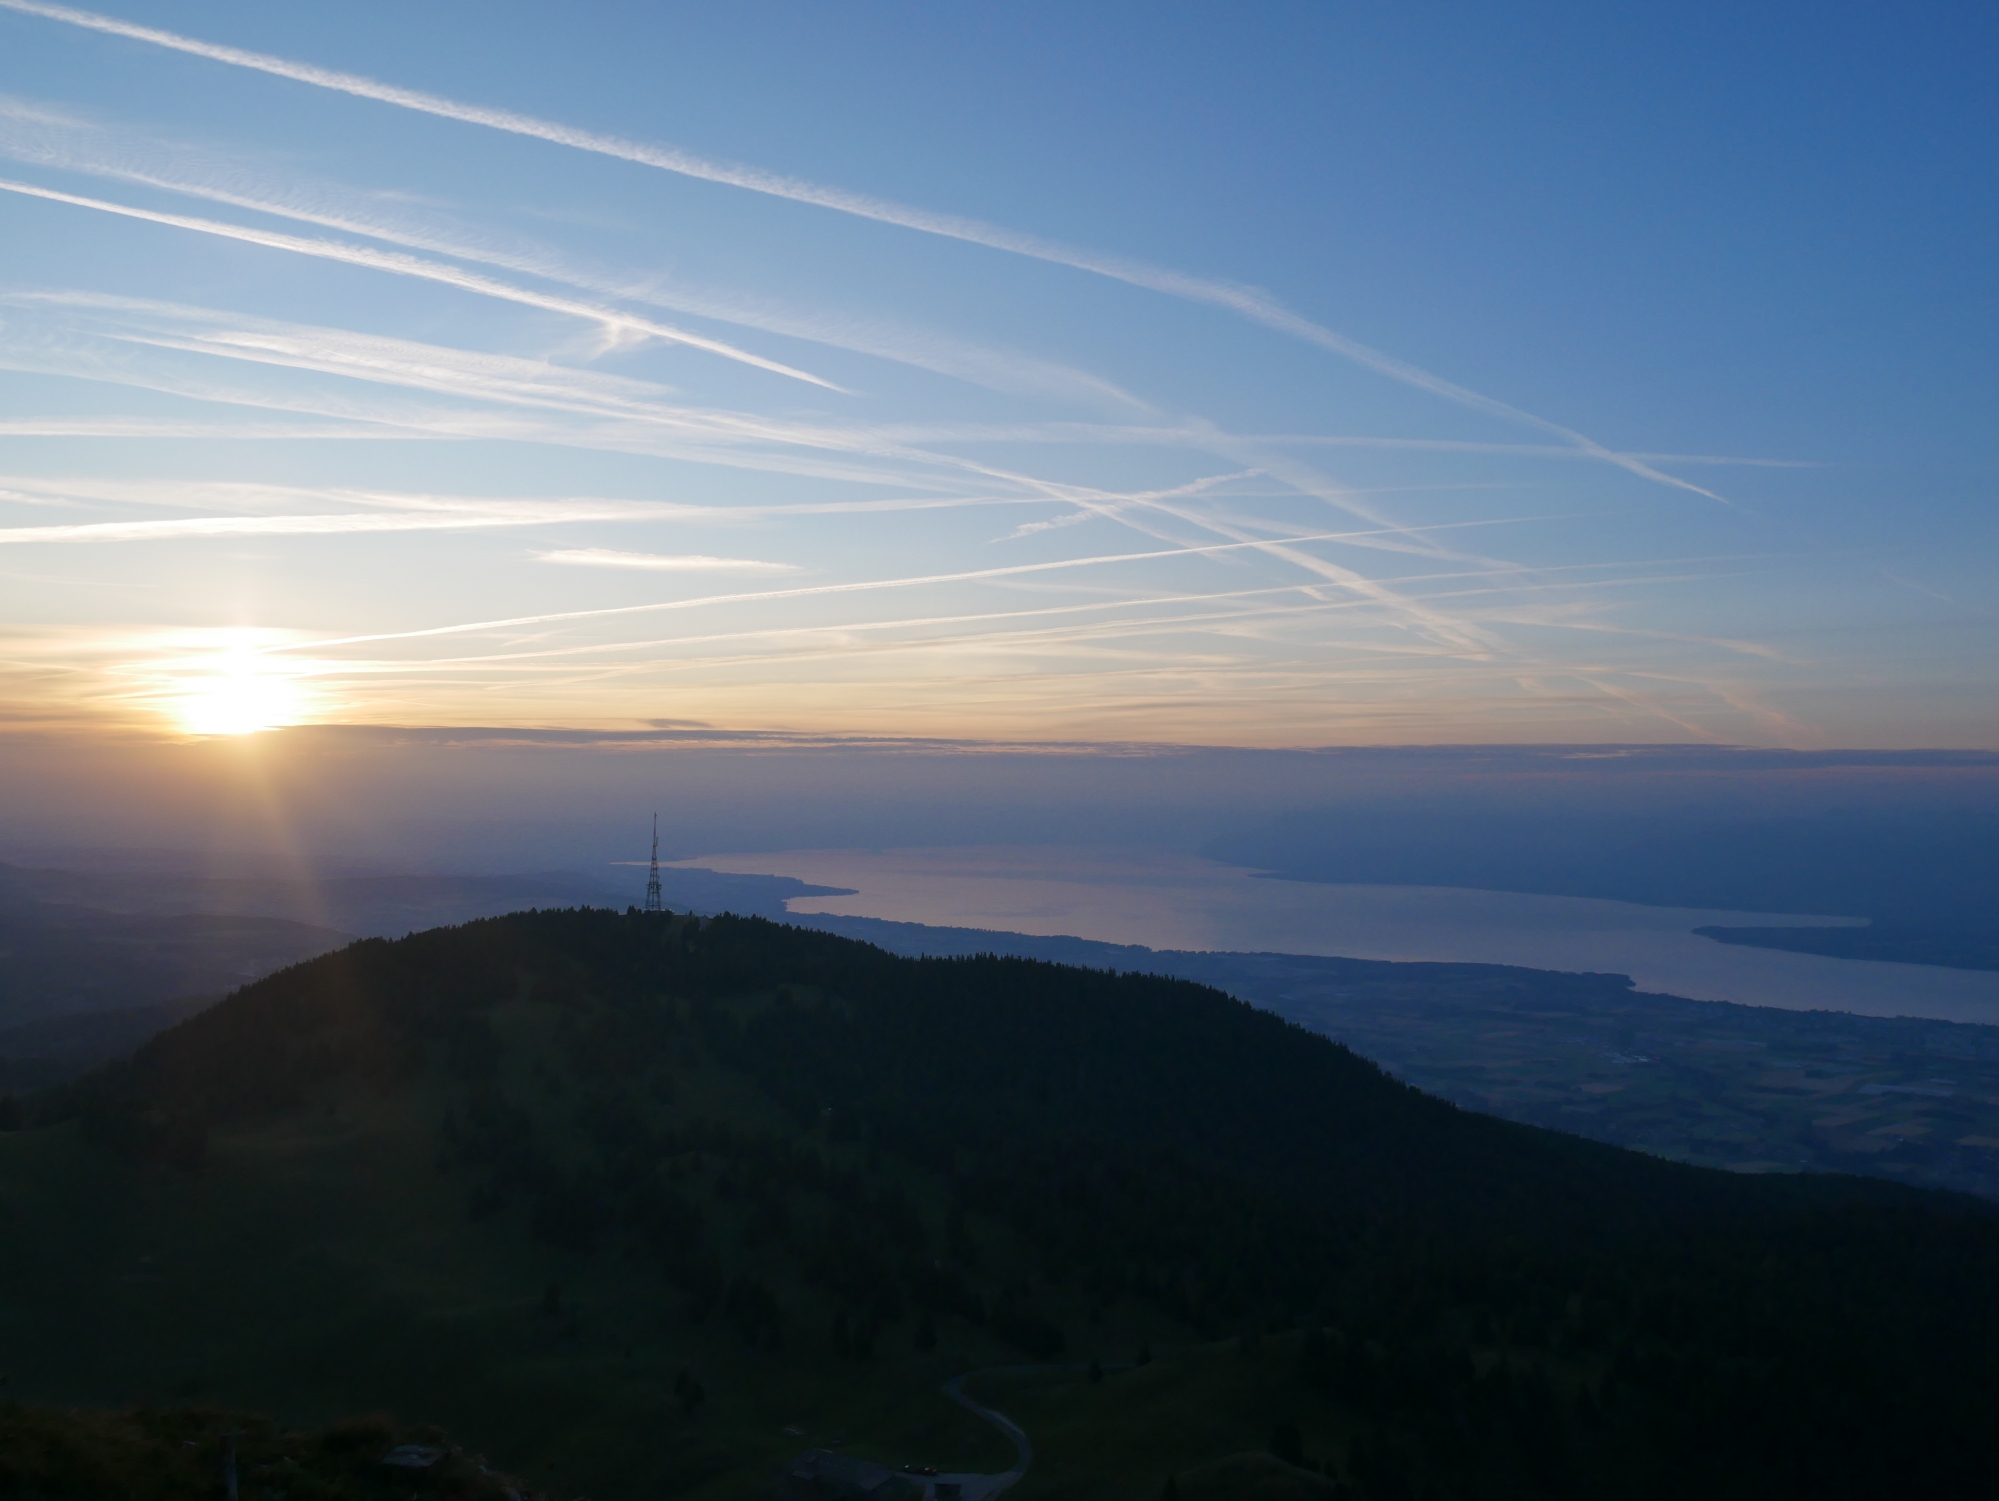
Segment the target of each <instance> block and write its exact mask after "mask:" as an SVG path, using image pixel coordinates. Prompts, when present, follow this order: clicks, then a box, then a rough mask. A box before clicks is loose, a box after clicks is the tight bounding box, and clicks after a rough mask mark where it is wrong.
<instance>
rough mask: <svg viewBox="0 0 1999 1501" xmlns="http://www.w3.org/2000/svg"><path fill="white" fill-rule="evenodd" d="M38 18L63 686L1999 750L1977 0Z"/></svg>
mask: <svg viewBox="0 0 1999 1501" xmlns="http://www.w3.org/2000/svg"><path fill="white" fill-rule="evenodd" d="M53 9H55V8H53V7H48V6H43V5H39V4H35V5H28V6H26V7H25V8H23V7H21V6H9V7H5V8H0V178H4V179H5V180H6V182H7V183H9V184H10V185H11V188H10V190H9V191H6V192H4V193H0V246H4V250H5V253H4V255H0V492H4V493H0V528H5V529H6V530H0V582H4V587H5V590H6V598H7V599H8V601H9V606H10V607H9V609H8V610H7V612H6V617H5V620H4V629H5V631H6V635H7V640H8V643H9V645H8V649H7V650H6V652H5V653H4V659H5V665H4V667H0V674H4V676H0V704H4V707H5V709H6V711H7V714H8V717H9V718H10V719H11V720H12V721H13V722H14V723H15V724H16V725H18V726H23V727H26V728H29V729H34V730H40V731H54V732H72V731H81V732H84V733H97V732H110V731H114V730H115V731H118V732H121V733H132V732H137V733H141V734H160V735H166V736H174V735H184V734H188V733H196V734H206V733H227V732H231V731H240V730H248V729H257V728H262V727H266V726H274V725H282V724H287V723H296V722H321V723H356V724H426V725H503V726H504V725H536V726H549V725H574V726H579V727H596V728H620V727H627V726H634V725H643V724H646V723H648V722H651V721H658V720H672V721H695V722H701V723H705V724H712V725H721V726H729V727H739V728H743V729H746V730H757V731H774V730H790V731H804V732H813V733H827V732H848V733H860V734H884V735H910V734H915V735H944V736H953V737H963V738H987V739H999V740H1030V741H1031V740H1057V739H1059V740H1064V741H1084V742H1088V741H1127V740H1172V741H1188V742H1201V743H1209V744H1247V745H1269V746H1280V745H1326V744H1384V743H1385V744H1395V743H1423V742H1473V743H1487V742H1499V741H1517V742H1545V741H1576V742H1589V741H1604V742H1617V743H1631V742H1641V741H1642V742H1665V741H1701V740H1710V741H1721V742H1727V743H1740V744H1763V745H1794V746H1807V747H1809V746H1818V745H1891V746H1918V745H1942V746H1989V745H1991V744H1993V742H1994V740H1995V738H1999V737H1995V707H1996V706H1995V697H1994V693H1993V685H1992V671H1991V668H1990V662H1991V661H1992V660H1993V657H1994V651H1995V647H1999V640H1995V634H1999V633H1995V630H1994V615H1993V608H1994V606H1993V596H1992V590H1991V586H1990V584H1989V578H1990V572H1991V565H1992V563H1993V561H1994V552H1995V544H1996V543H1999V536H1995V525H1994V521H1993V506H1992V504H1991V500H1992V492H1993V478H1994V473H1995V463H1994V453H1993V439H1992V435H1991V430H1992V423H1991V421H1990V416H1989V413H1990V408H1991V393H1992V391H1993V389H1994V380H1993V375H1994V371H1993V362H1994V354H1993V350H1994V348H1995V340H1994V334H1995V332H1999V330H1995V328H1994V323H1995V316H1994V314H1995V309H1994V295H1993V277H1992V274H1991V271H1990V267H1991V265H1992V264H1994V263H1995V260H1999V245H1995V243H1994V241H1995V234H1994V226H1995V214H1994V204H1993V191H1994V190H1993V186H1992V182H1991V173H1990V170H1989V164H1990V162H1991V161H1992V160H1993V159H1994V156H1995V150H1994V148H1995V145H1999V143H1995V141H1994V139H1993V136H1994V134H1995V131H1994V120H1995V118H1999V112H1995V109H1994V104H1995V100H1994V97H1993V95H1994V85H1993V82H1992V69H1991V66H1990V64H1991V61H1992V58H1993V53H1994V48H1993V42H1994V36H1995V31H1999V23H1994V22H1993V21H1992V20H1991V19H1990V17H1989V15H1986V14H1982V13H1980V12H1979V11H1978V10H1976V9H1975V8H1972V7H1954V8H1937V9H1935V10H1933V11H1931V12H1929V13H1927V14H1926V15H1916V16H1911V15H1907V14H1890V13H1889V12H1887V11H1885V10H1882V9H1867V10H1863V9H1859V8H1851V9H1844V10H1842V9H1838V8H1813V9H1811V10H1809V11H1808V10H1805V9H1803V8H1792V9H1783V8H1774V7H1773V8H1765V9H1762V10H1757V11H1753V12H1751V13H1748V14H1740V13H1733V12H1725V11H1724V10H1723V9H1722V8H1718V7H1717V8H1714V9H1713V12H1712V13H1711V14H1707V15H1701V14H1694V15H1689V14H1688V13H1687V12H1686V11H1685V10H1684V9H1683V8H1681V9H1673V8H1667V7H1663V6H1660V7H1650V8H1644V7H1627V8H1621V9H1619V10H1618V11H1617V12H1616V13H1615V14H1611V13H1608V12H1604V11H1602V10H1600V9H1599V8H1583V7H1575V8H1570V9H1555V8H1541V9H1538V10H1529V9H1524V8H1523V9H1513V10H1509V11H1506V12H1504V13H1496V12H1489V11H1488V10H1486V9H1484V8H1473V7H1458V8H1444V7H1430V8H1422V7H1397V8H1395V9H1394V10H1393V11H1392V12H1391V11H1390V10H1388V9H1387V8H1382V9H1380V10H1377V11H1373V12H1364V11H1361V10H1358V9H1342V8H1338V7H1327V6H1312V7H1303V6H1300V7H1283V6H1271V7H1263V8H1260V9H1257V10H1255V11H1254V12H1252V13H1250V14H1248V15H1245V14H1244V13H1242V11H1241V10H1240V8H1225V7H1207V8H1197V7H1188V6H1179V7H1159V6H1147V7H1136V6H1134V7H1117V6H1093V7H1087V8H1083V7H1073V6H1072V7H1056V6H1009V7H1005V8H1000V7H989V8H971V7H957V8H936V7H916V6H910V7H891V6H865V7H859V6H855V7H838V8H835V7H809V8H808V7H795V8H793V7H778V6H731V7H706V8H698V9H697V8H692V7H688V8H679V7H660V6H643V7H641V6H619V5H609V4H600V5H594V6H592V7H589V8H588V9H587V11H579V9H578V8H576V7H555V6H545V5H544V6H529V5H482V6H476V7H475V6H470V5H462V4H457V3H436V4H430V5H426V6H424V7H422V8H420V9H417V10H412V9H411V8H409V7H391V6H387V5H377V4H366V3H363V4H348V5H344V6H340V7H318V8H311V9H308V8H305V7H297V6H292V7H271V6H252V5H238V4H201V5H193V4H181V5H172V6H168V5H136V4H134V5H127V6H124V7H122V8H121V9H119V10H118V11H117V12H116V13H115V14H113V13H95V12H93V13H89V15H85V16H79V15H78V14H75V13H69V14H68V15H67V18H65V17H64V16H63V15H51V14H48V13H47V12H49V11H51V10H53ZM35 12H41V13H35ZM93 16H94V17H97V18H98V21H99V22H101V23H102V24H91V21H90V18H91V17H93ZM107 17H108V20H107V19H106V18H107ZM133 27H137V28H157V29H162V30H165V31H167V32H171V33H174V34H175V35H176V36H177V37H180V38H183V39H187V41H186V45H185V46H176V45H163V44H162V40H161V39H159V38H153V39H147V38H144V37H136V36H133V35H128V34H119V31H120V29H121V28H124V29H126V30H129V29H130V28H133ZM190 48H192V49H193V50H189V49H190ZM216 49H240V50H241V51H243V52H248V53H253V54H260V55H263V56H264V57H266V58H270V59H277V60H279V61H278V62H276V63H266V64H257V65H253V66H245V65H244V59H242V58H240V57H239V58H235V59H234V60H231V59H230V58H229V57H225V56H220V55H217V54H216ZM204 54H206V55H204ZM251 61H252V62H254V61H255V60H254V59H252V60H251ZM272 68H276V69H277V72H278V74H290V75H292V76H276V75H274V73H273V72H272V71H270V70H271V69H272ZM314 69H317V70H330V71H332V72H337V73H344V74H351V75H356V76H357V77H358V78H359V79H360V80H362V81H361V82H359V83H353V82H343V81H341V80H338V79H335V80H331V82H332V83H333V84H334V85H336V86H333V87H328V86H326V85H327V83H328V82H329V80H327V79H325V78H319V81H318V82H315V81H313V77H317V76H318V75H311V76H306V77H301V76H299V75H300V74H301V73H302V72H304V73H307V74H310V70H314ZM356 90H358V91H359V94H358V95H357V93H356V92H355V91H356ZM385 90H387V91H393V90H409V91H418V92H420V93H422V94H424V95H426V96H429V102H426V101H421V100H420V101H415V102H416V103H418V104H419V105H421V106H422V107H420V108H410V107H408V104H409V103H410V101H407V100H405V101H404V102H403V103H400V104H399V103H397V102H394V100H393V99H385V98H383V97H381V96H382V94H383V93H384V91H385ZM368 95H373V96H375V97H362V96H368ZM427 111H428V112H427ZM437 111H442V112H443V114H442V116H441V115H440V114H439V113H437ZM482 111H483V112H487V113H485V114H483V115H482V114H481V112H482ZM491 112H512V114H513V115H514V116H519V117H525V119H511V120H500V121H497V122H494V121H493V119H492V115H491ZM450 116H456V118H452V117H450ZM481 119H484V120H486V122H487V123H480V120H481ZM495 123H497V124H499V125H502V126H508V125H511V126H512V127H513V128H495ZM523 132H525V133H523ZM551 135H553V136H556V137H558V138H559V139H555V140H551V139H547V138H546V137H548V136H551ZM606 138H608V139H606ZM675 153H679V154H680V155H678V156H676V155H675ZM634 156H636V157H639V158H642V160H637V161H635V160H631V159H629V158H631V157H634ZM648 161H650V162H653V163H658V162H660V161H665V162H667V163H668V164H669V165H672V164H675V163H678V164H679V165H682V166H691V167H692V168H693V170H694V172H695V174H696V175H692V176H690V175H688V174H687V173H686V172H683V171H673V170H662V169H661V167H660V166H659V165H656V164H653V165H649V164H648ZM717 178H719V179H721V180H716V179H717ZM774 179H782V181H776V182H773V180H774ZM745 184H748V185H745ZM758 184H763V185H766V186H771V185H775V186H776V187H777V188H778V189H779V191H778V192H776V193H772V192H763V191H756V190H754V188H755V187H756V185H758ZM51 194H54V195H64V196H60V197H51V196H49V195H51ZM801 199H803V200H806V201H800V200H801ZM77 200H87V201H82V202H79V201H77ZM856 210H858V212H856ZM962 221H969V222H962ZM939 229H942V230H945V231H948V232H947V233H938V232H935V231H937V230H939ZM1023 252H1025V253H1023ZM1718 461H1725V462H1718ZM10 533H11V534H10Z"/></svg>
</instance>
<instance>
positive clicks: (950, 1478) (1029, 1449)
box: [928, 1363, 1127, 1501]
mask: <svg viewBox="0 0 1999 1501" xmlns="http://www.w3.org/2000/svg"><path fill="white" fill-rule="evenodd" d="M1088 1369H1089V1367H1088V1366H1086V1365H989V1366H982V1367H980V1368H979V1369H978V1370H976V1371H967V1372H965V1374H964V1375H962V1376H953V1377H952V1378H951V1379H950V1380H949V1381H947V1382H945V1383H944V1395H945V1396H947V1397H949V1398H950V1399H951V1400H952V1401H953V1402H956V1403H957V1404H958V1405H959V1406H960V1407H962V1408H964V1409H965V1410H966V1411H967V1412H969V1413H972V1414H973V1415H974V1416H976V1417H980V1418H984V1419H985V1420H986V1421H987V1422H988V1423H991V1424H992V1425H993V1427H995V1428H997V1429H999V1431H1000V1432H1001V1433H1002V1434H1004V1435H1005V1436H1006V1441H1007V1442H1008V1443H1010V1444H1012V1445H1013V1452H1014V1462H1013V1468H1012V1469H1010V1470H1005V1471H1002V1472H1001V1473H999V1474H997V1475H979V1474H959V1475H939V1476H938V1477H937V1481H942V1482H946V1483H951V1482H955V1483H956V1484H957V1486H958V1487H959V1491H958V1494H959V1495H960V1496H961V1497H963V1501H988V1498H990V1497H993V1496H997V1495H999V1494H1001V1493H1002V1492H1004V1491H1008V1490H1011V1489H1012V1488H1013V1487H1014V1486H1015V1485H1017V1484H1019V1482H1020V1478H1021V1477H1022V1476H1023V1475H1025V1474H1026V1473H1027V1467H1028V1466H1029V1465H1031V1464H1032V1463H1034V1444H1033V1441H1032V1440H1030V1439H1029V1438H1028V1436H1027V1430H1026V1429H1025V1428H1022V1427H1021V1426H1020V1424H1018V1423H1016V1422H1015V1421H1014V1420H1013V1419H1012V1418H1010V1417H1008V1416H1007V1415H1006V1414H1005V1413H1003V1412H995V1411H994V1410H993V1409H992V1408H990V1407H982V1406H980V1405H979V1404H978V1403H977V1402H974V1401H973V1400H972V1399H971V1398H970V1397H968V1396H966V1395H965V1383H966V1382H967V1381H970V1380H971V1379H972V1378H973V1377H975V1376H1008V1375H1022V1376H1025V1375H1031V1374H1032V1373H1034V1372H1036V1371H1087V1370H1088ZM1104 1369H1105V1370H1106V1371H1114V1370H1125V1369H1127V1366H1126V1365H1125V1364H1122V1363H1121V1364H1119V1365H1115V1366H1109V1365H1107V1366H1105V1367H1104ZM937 1481H933V1482H932V1483H931V1487H930V1490H929V1492H928V1495H929V1496H930V1497H932V1498H934V1497H935V1496H936V1494H937V1490H936V1486H937Z"/></svg>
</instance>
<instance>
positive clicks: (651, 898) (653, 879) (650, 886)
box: [646, 813, 660, 912]
mask: <svg viewBox="0 0 1999 1501" xmlns="http://www.w3.org/2000/svg"><path fill="white" fill-rule="evenodd" d="M659 910H660V900H659V815H658V814H657V813H655V814H653V816H652V874H651V875H650V876H648V877H647V878H646V911H648V912H657V911H659Z"/></svg>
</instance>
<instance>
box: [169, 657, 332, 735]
mask: <svg viewBox="0 0 1999 1501" xmlns="http://www.w3.org/2000/svg"><path fill="white" fill-rule="evenodd" d="M305 700H306V695H305V692H304V690H303V688H302V686H301V685H300V683H299V681H298V679H297V678H296V677H295V676H294V675H293V674H292V673H290V672H289V671H287V670H286V668H285V667H284V666H281V665H280V664H279V663H277V662H274V661H273V660H272V659H271V658H270V657H269V656H267V655H265V654H264V653H262V652H259V651H256V650H254V649H252V648H251V647H250V646H248V645H246V644H242V643H240V642H239V643H237V644H234V645H232V646H231V647H229V648H228V649H227V650H225V651H222V652H220V653H217V654H216V655H214V656H213V657H210V658H209V659H207V660H206V661H202V662H192V663H189V664H188V670H187V672H186V674H185V676H182V677H181V678H180V682H179V684H178V686H177V689H176V692H175V693H174V696H173V698H172V709H173V713H174V716H175V718H177V719H178V720H179V721H180V723H181V726H182V728H184V729H186V730H187V731H188V732H189V733H190V734H195V735H254V734H256V733H257V732H258V731H259V730H275V729H280V728H282V727H283V726H285V725H290V724H296V723H298V721H299V719H300V718H301V717H303V715H304V713H305V711H306V701H305Z"/></svg>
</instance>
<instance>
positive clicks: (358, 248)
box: [0, 0, 841, 391]
mask: <svg viewBox="0 0 1999 1501" xmlns="http://www.w3.org/2000/svg"><path fill="white" fill-rule="evenodd" d="M5 3H6V0H0V5H4V4H5ZM0 192H6V193H19V194H22V195H23V196H25V197H29V198H45V199H47V200H49V201H50V202H51V203H67V204H70V205H73V206H74V207H76V208H88V209H95V210H97V211H98V212H99V213H104V214H117V215H120V216H121V217H123V218H127V219H143V220H145V221H146V222H148V223H150V224H165V225H169V226H171V227H172V228H175V229H191V230H194V231H196V232H198V233H200V234H209V235H220V236H222V237H223V238H224V239H230V240H242V241H244V242H246V243H248V244H251V245H262V246H265V247H266V248H268V249H271V250H289V251H292V252H294V253H295V254H298V255H310V256H316V257H318V258H319V259H321V260H328V261H342V262H345V263H346V264H348V265H350V266H367V267H370V268H372V269H374V270H376V271H388V272H391V273H393V274H395V275H397V276H415V277H420V278H421V279H423V280H425V281H435V282H442V283H444V284H445V285H446V286H452V287H457V288H459V289H460V290H461V291H466V292H477V293H480V294H482V295H484V296H487V297H497V298H499V299H501V300H502V301H505V302H518V303H522V304H524V305H526V306H528V307H537V308H542V309H545V310H547V311H549V312H555V313H567V314H569V315H570V316H571V317H576V318H584V319H587V320H589V321H590V322H592V323H598V324H602V325H604V326H606V327H613V328H631V329H637V330H639V331H641V332H643V333H647V334H650V335H652V336H653V337H654V338H657V339H665V340H667V341H668V342H669V343H673V344H685V345H687V346H689V347H690V348H694V349H703V350H706V351H707V352H708V353H710V354H719V355H721V356H722V357H723V358H724V359H730V360H736V361H739V362H741V363H742V364H745V365H754V366H756V367H757V368H758V369H760V370H768V371H771V372H772V373H773V374H777V375H788V376H790V377H791V378H792V379H793V380H802V381H805V382H807V383H808V384H810V385H814V386H820V387H823V388H825V389H826V390H829V391H838V390H840V389H841V388H840V387H838V386H836V385H834V384H833V383H832V382H831V381H828V380H821V379H820V378H819V377H818V376H816V375H808V374H807V373H806V372H805V371H803V370H794V369H793V368H792V367H791V366H789V365H780V364H779V363H778V362H777V361H775V360H767V359H764V358H763V357H762V356H761V355H754V354H751V353H749V351H747V350H743V349H737V348H736V347H735V346H734V345H730V344H724V343H722V342H721V341H720V340H717V339H704V338H702V337H701V336H700V335H699V334H690V333H688V332H686V331H685V330H683V329H678V328H674V327H672V326H671V325H669V324H665V323H655V322H654V321H653V320H652V319H650V318H638V317H634V316H633V315H632V314H630V313H622V312H618V311H615V310H614V309H611V308H602V307H594V306H592V305H591V304H589V303H587V302H574V301H571V300H570V299H569V298H566V297H548V296H544V295H543V294H542V293H540V292H530V291H528V290H527V289H526V288H524V287H516V286H511V285H509V284H508V283H506V282H503V281H495V280H494V279H493V278H492V277H490V276H481V275H479V274H478V273H477V272H475V271H465V270H461V269H460V268H459V267H457V266H446V265H441V264H439V263H438V262H436V261H426V260H419V259H418V258H417V257H416V256H413V255H404V254H403V253H401V252H400V251H395V250H376V249H373V248H371V247H370V246H366V245H349V244H346V243H344V242H342V241H340V240H308V239H304V238H302V237H300V236H298V235H287V234H279V233H278V232H277V231H275V230H269V229H249V228H246V227H245V226H243V225H240V224H228V223H224V222H223V221H222V220H219V219H197V218H194V217H192V216H190V215H187V214H162V213H158V212H155V211H154V210H152V209H143V208H133V207H132V206H131V205H129V204H124V203H111V202H109V201H107V200H105V199H102V198H84V197H81V196H80V195H78V194H75V193H59V192H57V191H56V190H55V189H54V188H43V187H37V186H35V185H34V184H33V183H26V182H13V181H10V180H9V179H7V178H0Z"/></svg>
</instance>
